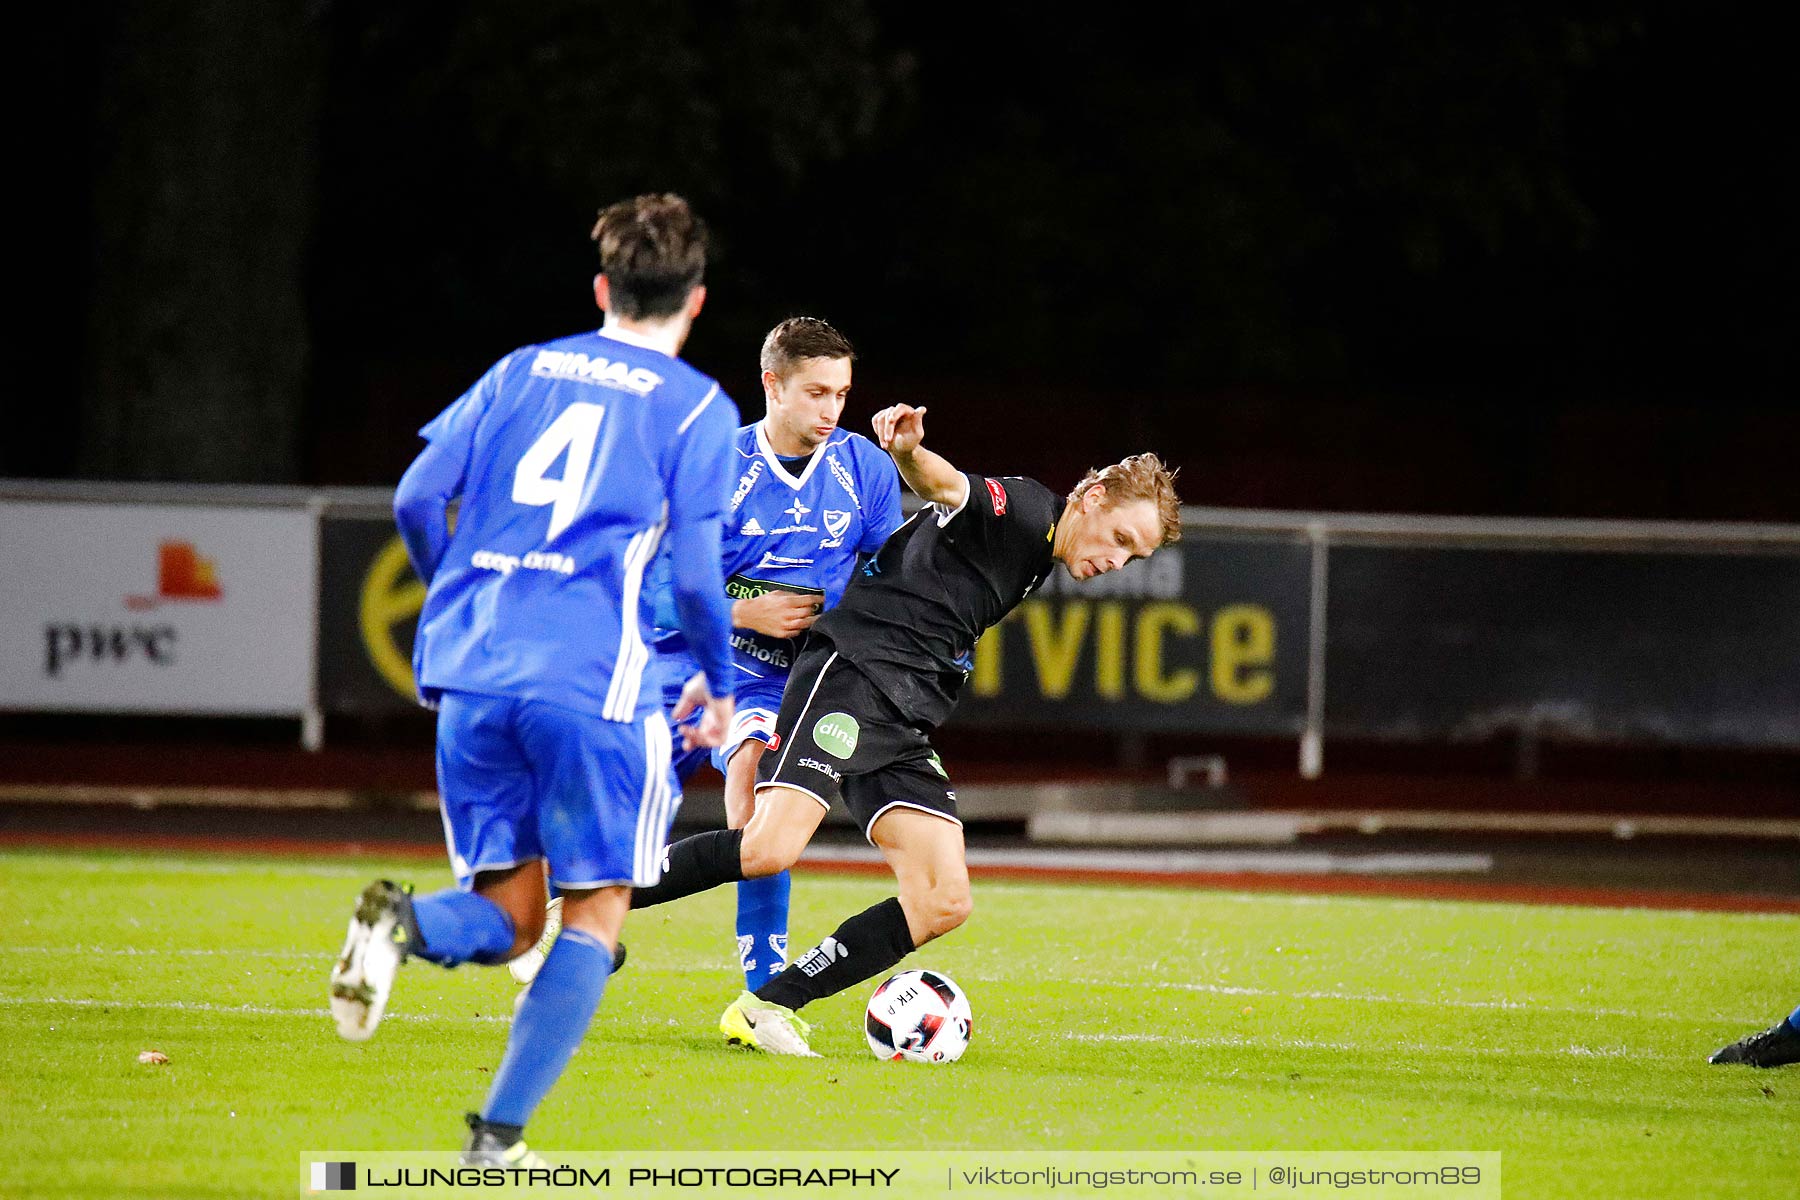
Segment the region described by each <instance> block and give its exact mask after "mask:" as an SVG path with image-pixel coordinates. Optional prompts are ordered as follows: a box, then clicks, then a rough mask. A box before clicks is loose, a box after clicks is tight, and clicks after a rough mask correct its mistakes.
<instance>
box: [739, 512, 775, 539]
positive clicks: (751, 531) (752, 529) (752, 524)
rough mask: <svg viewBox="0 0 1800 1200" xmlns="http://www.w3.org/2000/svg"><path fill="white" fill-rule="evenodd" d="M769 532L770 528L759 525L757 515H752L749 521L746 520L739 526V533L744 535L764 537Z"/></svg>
mask: <svg viewBox="0 0 1800 1200" xmlns="http://www.w3.org/2000/svg"><path fill="white" fill-rule="evenodd" d="M767 533H768V530H766V529H764V528H763V527H762V526H761V525H759V524H758V523H757V520H756V518H755V517H751V518H750V519H749V520H748V521H745V522H744V523H743V524H742V525H740V526H738V534H739V535H740V536H742V537H762V536H764V535H765V534H767Z"/></svg>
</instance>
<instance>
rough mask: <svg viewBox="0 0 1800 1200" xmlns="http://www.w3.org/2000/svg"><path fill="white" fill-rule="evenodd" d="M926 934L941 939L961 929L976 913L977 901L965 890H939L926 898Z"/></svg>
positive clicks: (935, 890)
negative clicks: (952, 931) (971, 915)
mask: <svg viewBox="0 0 1800 1200" xmlns="http://www.w3.org/2000/svg"><path fill="white" fill-rule="evenodd" d="M924 908H925V913H924V916H925V933H926V936H927V937H934V938H940V937H943V936H944V935H945V934H946V933H949V932H950V931H951V930H953V929H956V928H959V927H960V926H961V925H962V924H963V922H965V921H967V920H968V919H969V915H970V914H971V913H973V912H974V911H975V900H974V898H973V897H972V896H970V895H969V890H968V889H967V888H966V887H964V888H938V889H934V890H933V891H932V893H931V894H930V895H929V896H928V897H926V901H925V905H924Z"/></svg>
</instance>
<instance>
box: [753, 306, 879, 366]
mask: <svg viewBox="0 0 1800 1200" xmlns="http://www.w3.org/2000/svg"><path fill="white" fill-rule="evenodd" d="M806 358H847V359H849V360H850V361H852V362H855V361H856V347H854V346H852V345H851V344H850V339H849V338H847V337H845V336H844V335H843V334H841V333H839V332H838V331H837V330H836V329H834V328H832V327H831V326H830V325H829V324H827V323H826V322H824V321H821V320H819V318H817V317H789V318H788V319H787V320H785V321H783V322H782V323H781V324H779V325H777V326H776V327H775V328H773V329H771V330H769V336H768V337H766V338H764V339H763V344H762V369H763V370H765V371H772V372H774V374H775V376H776V378H778V379H786V378H787V377H788V373H789V372H790V371H792V370H793V369H794V365H795V364H796V363H798V362H799V361H800V360H801V359H806Z"/></svg>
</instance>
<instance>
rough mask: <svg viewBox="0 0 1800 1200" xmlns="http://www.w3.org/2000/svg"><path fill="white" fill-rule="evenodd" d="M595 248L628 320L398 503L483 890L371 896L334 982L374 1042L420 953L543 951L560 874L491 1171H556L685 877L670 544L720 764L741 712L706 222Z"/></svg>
mask: <svg viewBox="0 0 1800 1200" xmlns="http://www.w3.org/2000/svg"><path fill="white" fill-rule="evenodd" d="M593 236H594V240H595V241H596V242H597V243H598V245H599V251H600V274H599V276H598V277H597V278H596V279H595V281H594V298H595V300H596V302H597V303H598V304H599V306H600V308H601V309H602V310H604V312H605V313H606V320H605V324H604V326H603V327H602V328H601V329H600V331H599V332H597V333H587V334H581V335H578V336H575V337H569V338H564V339H562V340H560V341H555V342H549V343H546V344H544V345H540V346H527V347H525V348H523V349H521V350H516V351H514V352H513V353H511V354H509V355H507V356H506V357H505V358H503V359H501V360H500V362H498V363H497V364H495V365H494V367H493V368H491V369H490V370H489V371H488V372H487V374H485V375H483V376H482V377H481V379H480V380H479V381H478V382H477V383H476V384H475V386H474V387H473V388H471V389H470V390H469V391H468V392H466V393H465V394H464V395H463V396H462V397H461V398H460V399H458V400H457V401H456V402H455V403H454V404H452V405H451V406H450V407H449V408H447V409H445V410H444V411H443V413H441V414H440V415H439V416H438V417H437V418H436V419H435V420H433V421H432V422H431V423H430V424H428V425H426V426H425V428H424V429H423V430H422V431H421V432H422V434H423V435H424V437H425V438H426V440H427V441H428V442H429V443H430V444H429V445H428V446H427V447H426V448H425V450H424V451H423V452H422V453H420V455H419V457H418V458H417V460H415V461H414V463H413V465H412V466H411V467H410V468H409V469H408V470H407V472H406V475H405V477H404V478H403V479H402V480H401V481H400V485H399V487H398V488H397V489H396V491H395V493H394V515H395V518H396V520H397V522H398V523H399V526H400V531H401V535H402V536H403V537H404V538H405V540H406V547H407V551H408V553H409V554H410V555H411V557H412V561H413V566H414V567H415V568H416V569H417V571H418V573H419V577H420V578H421V579H424V580H426V581H427V592H426V598H425V606H424V609H423V611H422V612H421V613H420V615H419V626H418V635H417V638H416V642H415V647H414V658H413V662H414V669H415V672H416V674H417V677H418V682H419V690H420V696H421V699H422V700H424V701H425V702H426V703H427V704H428V705H431V706H433V707H435V708H436V709H437V710H438V734H437V768H438V785H439V790H440V792H441V793H442V796H443V816H444V830H445V836H446V840H447V842H448V843H449V851H450V860H451V864H452V866H453V868H454V870H455V874H456V880H457V884H458V886H457V887H454V888H447V889H445V890H443V891H439V892H434V893H432V894H431V895H428V896H419V897H414V896H412V895H411V894H410V889H406V888H402V887H399V886H396V885H395V884H393V883H390V882H388V881H386V880H380V881H377V882H375V883H372V884H370V885H369V886H368V888H367V889H365V890H364V891H363V893H362V895H361V897H360V898H359V900H358V902H357V905H356V909H355V912H354V915H353V916H352V917H351V919H350V929H349V934H348V937H347V938H346V940H345V944H344V950H343V953H342V955H341V956H340V957H339V959H338V961H337V963H336V964H335V965H334V966H333V968H332V972H331V984H330V995H331V1010H332V1015H333V1017H334V1018H335V1019H336V1021H337V1026H338V1032H339V1033H340V1034H342V1035H343V1036H344V1037H346V1038H350V1039H352V1040H358V1041H360V1040H363V1039H365V1038H367V1037H369V1036H370V1035H371V1034H372V1033H374V1031H375V1027H376V1024H377V1023H378V1022H379V1021H380V1020H381V1015H382V1012H383V1010H384V1009H385V1007H386V1005H387V1000H388V995H389V991H390V989H391V987H392V985H393V980H394V976H395V973H396V971H397V969H398V968H399V966H400V964H401V963H403V962H404V961H405V960H406V959H408V958H423V959H425V960H427V961H429V962H434V963H438V964H439V965H441V966H446V967H453V966H456V965H457V964H459V963H464V962H476V963H484V964H497V963H503V962H505V961H507V960H508V959H511V958H513V957H515V956H517V955H518V954H520V953H522V952H523V951H525V950H527V949H529V948H530V947H531V945H532V944H533V943H534V942H536V941H537V939H538V935H539V933H540V931H541V929H542V925H543V920H544V897H545V874H546V870H545V868H546V864H547V866H548V875H549V879H550V881H551V882H552V883H554V884H555V886H556V887H557V888H558V889H559V890H560V891H561V892H562V894H563V898H564V902H563V927H562V931H561V934H560V936H559V937H558V938H557V939H556V942H555V944H554V946H553V947H552V948H551V950H550V954H549V957H548V958H547V959H546V961H545V963H544V966H543V970H542V971H541V972H540V973H539V975H538V978H537V982H536V984H535V985H534V986H533V987H532V989H531V991H530V992H529V993H528V994H527V995H526V996H525V997H524V998H523V1000H522V1002H521V1004H520V1005H519V1008H518V1011H517V1013H516V1015H515V1016H514V1018H513V1023H512V1030H511V1033H510V1035H509V1036H508V1039H507V1046H506V1055H505V1058H504V1059H503V1060H502V1062H501V1064H500V1067H499V1069H498V1070H497V1071H496V1072H495V1075H494V1082H493V1087H492V1089H491V1090H490V1091H489V1092H488V1096H487V1100H486V1103H485V1104H484V1106H483V1108H482V1111H481V1112H480V1114H479V1115H477V1114H474V1113H471V1114H470V1115H469V1118H468V1120H469V1142H468V1146H467V1148H466V1150H465V1152H464V1160H465V1161H466V1162H469V1163H472V1164H476V1165H500V1166H522V1165H538V1164H541V1163H542V1160H541V1159H538V1158H537V1156H536V1155H533V1154H531V1153H530V1152H529V1150H527V1148H526V1146H525V1142H524V1140H523V1136H522V1135H523V1129H524V1126H525V1122H526V1120H527V1119H528V1118H529V1117H530V1116H531V1114H532V1111H533V1110H534V1109H535V1108H536V1107H537V1105H538V1103H539V1101H541V1100H542V1099H543V1097H544V1095H545V1094H546V1093H547V1092H548V1091H549V1090H550V1087H551V1085H552V1084H554V1083H555V1081H556V1079H557V1077H558V1076H559V1075H560V1074H561V1073H562V1071H563V1068H564V1066H565V1065H566V1064H567V1062H568V1060H569V1056H570V1055H571V1054H573V1053H574V1051H575V1047H576V1046H577V1045H578V1044H579V1043H580V1041H581V1039H582V1037H583V1035H584V1034H585V1033H586V1032H587V1028H588V1025H589V1023H590V1022H591V1021H592V1019H593V1015H594V1010H595V1009H596V1007H598V1005H599V1002H600V995H601V992H602V990H603V988H604V987H605V984H606V980H607V977H608V975H609V974H610V973H611V971H612V970H613V967H614V952H615V947H616V946H617V943H618V935H619V927H620V925H621V923H622V922H623V920H624V917H625V913H626V910H627V908H628V906H629V904H630V894H631V890H632V888H633V887H634V886H638V887H643V886H648V885H650V884H653V883H655V882H656V880H657V878H658V877H659V874H660V865H659V859H660V855H661V853H662V847H663V842H664V840H665V838H666V837H667V834H668V827H669V822H670V820H671V819H672V818H673V816H674V812H675V807H676V805H677V804H678V803H679V802H680V794H679V792H678V790H677V789H676V788H675V787H674V786H673V781H672V779H671V775H670V771H669V752H670V732H669V726H668V723H667V721H666V720H665V718H664V715H663V712H662V697H661V695H660V694H659V693H658V691H657V690H656V688H655V687H652V686H645V681H646V676H647V673H648V668H649V666H650V661H651V657H652V655H651V651H650V648H649V645H648V643H647V639H646V637H645V630H646V628H647V626H648V618H649V615H650V597H649V596H648V595H647V594H646V593H645V592H644V590H643V580H644V574H645V571H646V569H647V568H648V567H649V565H650V562H651V560H652V559H653V558H654V557H655V556H656V553H657V548H658V545H659V543H661V542H663V541H664V540H666V541H667V542H668V543H669V545H670V546H671V548H672V550H673V561H674V563H675V572H674V577H673V581H672V595H673V603H674V608H675V611H676V613H677V615H678V618H679V622H680V627H681V630H682V633H683V634H684V636H685V637H686V638H687V642H688V646H689V648H690V649H691V650H692V652H693V656H694V659H695V661H696V662H697V663H698V664H699V665H700V667H701V669H702V671H703V677H697V678H696V679H695V680H694V681H692V684H691V686H690V690H689V703H690V705H692V704H695V703H698V704H700V705H702V706H703V708H704V716H703V718H702V720H701V721H700V724H699V726H698V728H697V729H696V730H694V731H692V732H691V733H690V735H689V741H690V743H692V742H706V743H712V744H717V742H718V741H719V739H720V738H722V737H723V735H724V733H725V730H726V728H727V727H728V726H729V724H730V720H731V716H732V712H733V706H732V700H731V694H732V691H733V689H734V688H735V686H736V680H735V678H734V676H735V675H736V674H737V672H736V670H735V669H734V667H733V665H732V662H731V657H730V650H729V641H728V638H729V610H728V607H727V605H726V603H725V598H724V579H723V577H722V575H721V573H720V569H719V565H720V550H719V535H720V527H721V521H722V518H723V514H724V509H725V504H726V501H727V498H728V496H729V487H730V480H731V471H732V460H733V457H734V455H733V452H732V446H731V436H732V430H733V429H734V428H735V427H736V425H737V410H736V408H735V407H734V406H733V405H732V403H731V400H730V399H729V398H728V397H727V396H725V395H724V393H723V392H722V391H721V390H720V388H719V385H718V384H717V383H714V382H713V381H712V380H711V379H709V378H707V377H706V376H705V375H702V374H700V373H699V372H698V371H696V370H694V369H693V368H692V367H689V366H688V365H687V364H685V363H683V362H682V361H681V360H680V359H678V358H677V357H676V354H677V353H678V352H679V351H680V349H681V346H682V343H683V342H684V341H685V340H686V337H687V333H688V330H689V328H690V327H691V326H692V324H693V320H694V318H695V317H696V316H697V315H698V314H699V312H700V309H701V306H702V305H703V304H704V303H705V300H706V289H705V288H704V286H702V278H703V273H704V270H705V264H706V231H705V226H704V225H703V224H701V222H700V221H699V219H698V218H697V217H696V216H695V215H694V214H693V213H692V212H691V211H690V210H689V208H688V206H687V204H686V202H685V201H683V200H682V199H681V198H680V197H678V196H672V195H663V196H640V197H638V198H637V199H635V200H628V201H623V202H621V203H619V204H615V205H613V206H612V207H610V208H607V209H605V210H604V211H603V212H601V214H600V219H599V222H598V223H597V224H596V225H595V226H594V234H593ZM458 497H460V499H461V507H460V509H459V511H458V514H457V519H456V528H455V532H454V533H452V532H450V529H449V525H448V521H447V509H448V506H449V504H450V502H451V500H453V499H455V498H458Z"/></svg>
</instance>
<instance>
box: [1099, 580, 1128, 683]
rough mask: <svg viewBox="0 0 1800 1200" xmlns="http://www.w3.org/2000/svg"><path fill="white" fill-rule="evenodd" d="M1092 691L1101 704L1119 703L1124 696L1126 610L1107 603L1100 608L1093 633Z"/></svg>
mask: <svg viewBox="0 0 1800 1200" xmlns="http://www.w3.org/2000/svg"><path fill="white" fill-rule="evenodd" d="M1094 649H1095V651H1096V657H1095V659H1094V690H1095V691H1096V692H1098V693H1100V698H1101V699H1102V700H1119V699H1122V698H1123V697H1124V695H1125V606H1124V605H1122V604H1115V603H1108V604H1102V605H1101V606H1100V620H1099V623H1098V627H1097V628H1096V629H1095V630H1094Z"/></svg>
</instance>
